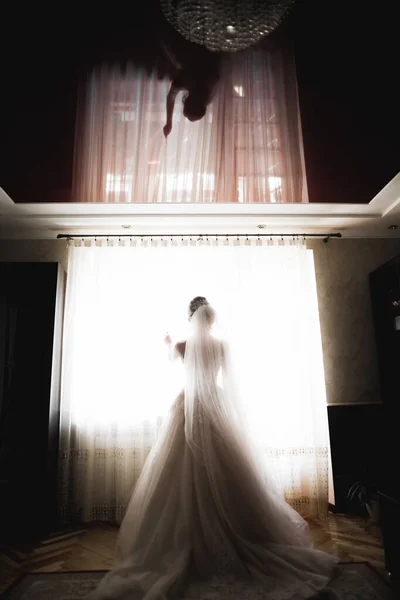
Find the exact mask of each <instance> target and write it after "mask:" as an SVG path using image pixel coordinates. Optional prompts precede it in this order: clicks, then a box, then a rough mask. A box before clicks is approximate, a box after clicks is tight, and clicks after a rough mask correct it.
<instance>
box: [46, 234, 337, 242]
mask: <svg viewBox="0 0 400 600" xmlns="http://www.w3.org/2000/svg"><path fill="white" fill-rule="evenodd" d="M163 237H165V238H176V237H180V238H198V239H204V238H206V239H207V238H209V237H211V238H227V237H235V238H239V237H241V238H243V237H244V238H249V237H255V238H261V237H266V238H272V237H280V238H284V237H291V238H304V239H305V238H323V242H325V244H326V243H327V242H329V240H330V239H331V238H341V237H342V234H341V233H249V234H247V233H210V234H208V233H153V234H151V233H143V234H139V233H132V234H131V233H122V234H118V233H111V234H107V233H99V234H96V233H84V234H70V233H59V234H58V235H57V239H58V240H63V239H64V240H74V239H75V238H78V239H79V238H81V239H82V238H163Z"/></svg>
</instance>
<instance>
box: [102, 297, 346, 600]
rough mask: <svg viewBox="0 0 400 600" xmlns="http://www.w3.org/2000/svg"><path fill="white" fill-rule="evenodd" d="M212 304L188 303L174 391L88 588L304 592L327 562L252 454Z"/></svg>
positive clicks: (132, 598)
mask: <svg viewBox="0 0 400 600" xmlns="http://www.w3.org/2000/svg"><path fill="white" fill-rule="evenodd" d="M210 310H212V309H211V308H210V307H208V306H205V307H201V308H199V309H198V310H197V311H196V312H195V314H194V315H193V318H192V324H193V326H194V327H193V336H192V337H190V338H189V339H188V340H187V342H186V343H184V344H183V345H180V346H178V348H179V349H180V351H181V354H184V366H185V373H186V381H185V388H184V391H183V392H182V393H181V394H180V395H179V396H178V398H177V399H176V401H175V403H174V404H173V406H172V408H171V410H170V412H169V415H168V417H167V419H166V421H165V423H164V425H163V428H162V431H161V433H160V436H159V438H158V440H157V442H156V444H155V446H154V447H153V448H152V450H151V452H150V455H149V457H148V459H147V461H146V464H145V466H144V468H143V471H142V473H141V476H140V478H139V480H138V482H137V484H136V487H135V489H134V491H133V495H132V498H131V501H130V504H129V506H128V509H127V511H126V515H125V517H124V520H123V522H122V525H121V529H120V533H119V540H118V548H119V554H120V559H121V561H120V564H119V565H118V566H117V567H116V568H115V569H113V570H112V571H110V572H109V573H108V574H107V575H106V576H105V577H104V578H103V580H102V581H101V582H100V584H99V586H98V588H97V589H96V590H95V592H93V593H92V594H91V595H90V598H91V600H106V599H109V600H111V599H113V600H139V599H140V600H165V599H167V598H168V600H170V599H172V598H190V599H194V598H196V599H199V600H200V599H209V600H211V599H212V600H220V599H222V600H224V599H225V598H230V599H232V600H233V599H235V600H238V599H245V598H248V599H253V598H257V599H259V600H262V599H265V600H267V599H271V600H272V599H273V600H289V599H290V600H302V599H306V598H311V597H312V596H313V595H315V594H316V592H317V591H319V590H321V589H323V588H325V587H326V586H327V585H328V583H329V581H330V579H331V578H332V576H333V574H334V571H335V567H336V562H337V561H336V559H335V558H333V557H332V556H330V555H327V554H325V553H323V552H320V551H318V550H316V549H314V548H312V547H311V546H310V544H309V541H308V531H307V524H306V522H305V521H304V520H303V519H302V518H301V517H300V516H299V515H298V513H297V512H296V511H294V510H293V509H292V508H291V507H290V506H289V505H288V504H287V503H286V502H285V500H284V499H283V498H282V497H281V496H280V494H278V492H277V491H276V490H275V489H274V486H273V484H272V483H271V482H270V481H269V480H268V476H267V474H266V473H265V467H264V466H263V465H262V464H261V463H260V462H259V460H258V456H257V453H256V451H255V450H254V449H253V447H252V443H251V441H250V436H249V435H248V433H247V429H246V425H245V420H244V416H243V414H242V411H241V409H240V404H239V401H238V399H237V397H236V396H237V392H236V389H237V388H236V386H235V385H234V382H233V381H232V373H231V369H230V365H229V357H228V352H227V346H226V344H224V343H223V342H221V341H219V340H218V339H216V338H215V337H213V336H212V335H211V333H210V329H209V326H208V323H209V319H210V312H209V311H210ZM182 348H183V351H182ZM221 371H222V373H223V382H222V385H221V386H219V385H218V382H217V378H218V373H219V372H221Z"/></svg>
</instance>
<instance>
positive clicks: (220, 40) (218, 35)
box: [160, 0, 295, 52]
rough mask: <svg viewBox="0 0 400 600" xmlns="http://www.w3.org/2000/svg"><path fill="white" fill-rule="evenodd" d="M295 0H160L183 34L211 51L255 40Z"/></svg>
mask: <svg viewBox="0 0 400 600" xmlns="http://www.w3.org/2000/svg"><path fill="white" fill-rule="evenodd" d="M294 1H295V0H160V2H161V7H162V10H163V12H164V14H165V17H166V18H167V20H168V21H169V23H170V24H171V25H172V26H173V27H174V29H176V31H178V32H179V33H180V34H181V35H182V36H183V37H184V38H186V39H187V40H189V41H190V42H194V43H196V44H200V45H202V46H205V47H206V48H208V50H212V51H214V52H237V51H239V50H243V49H244V48H248V47H249V46H251V45H252V44H255V43H257V42H259V41H260V40H261V39H262V38H263V37H265V36H267V35H268V34H270V33H272V31H274V30H275V29H276V28H277V27H278V25H280V23H281V22H282V21H283V19H284V18H285V17H286V15H287V13H288V12H289V10H290V8H291V6H292V5H293V4H294Z"/></svg>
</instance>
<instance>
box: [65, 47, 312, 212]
mask: <svg viewBox="0 0 400 600" xmlns="http://www.w3.org/2000/svg"><path fill="white" fill-rule="evenodd" d="M169 86H170V81H169V80H167V79H160V78H159V77H158V76H157V74H156V73H153V74H151V73H150V74H149V73H148V72H146V70H145V69H144V68H139V67H135V66H134V65H132V64H130V65H127V66H126V67H125V68H123V69H122V68H120V67H119V66H111V65H103V66H99V67H97V68H95V69H94V70H93V71H92V73H91V75H90V77H88V80H87V82H86V85H85V86H84V88H83V92H82V95H81V100H80V106H79V109H78V119H77V131H76V147H75V166H74V185H73V188H74V190H73V200H74V201H79V202H108V203H111V202H116V203H130V202H141V203H143V202H152V203H154V202H174V203H187V202H189V203H211V202H213V203H214V202H217V203H218V202H242V203H251V202H256V203H264V202H267V203H268V202H272V203H294V202H307V201H308V198H307V192H306V184H305V176H304V164H303V151H302V137H301V127H300V117H299V108H298V98H297V87H296V73H295V66H294V59H293V56H292V54H291V52H290V51H289V50H287V49H283V48H282V49H276V50H274V51H267V50H265V49H258V50H249V51H245V52H241V53H238V54H231V55H227V56H224V57H223V58H222V66H221V76H220V81H219V85H218V86H217V91H216V95H215V96H214V99H213V101H212V104H211V105H210V106H209V107H208V110H207V114H206V116H205V117H204V118H203V119H201V120H200V121H198V122H190V121H188V120H187V119H185V118H184V116H183V114H182V92H181V93H180V94H178V96H177V100H176V105H175V111H174V124H173V129H172V133H171V134H170V136H169V137H168V140H167V141H166V140H165V139H164V136H163V126H164V124H165V119H166V108H165V105H166V97H167V94H168V90H169Z"/></svg>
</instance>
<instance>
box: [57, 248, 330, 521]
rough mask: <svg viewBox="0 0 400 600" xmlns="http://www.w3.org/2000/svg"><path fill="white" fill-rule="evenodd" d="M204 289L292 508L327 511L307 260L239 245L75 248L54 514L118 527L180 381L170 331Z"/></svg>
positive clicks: (258, 435) (183, 323) (297, 253)
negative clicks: (168, 342)
mask: <svg viewBox="0 0 400 600" xmlns="http://www.w3.org/2000/svg"><path fill="white" fill-rule="evenodd" d="M196 295H205V296H207V297H208V298H209V300H210V302H212V303H213V305H214V306H215V308H216V310H217V312H218V314H219V315H220V317H221V318H220V323H221V324H222V328H223V329H224V330H225V331H226V333H227V337H228V339H229V340H230V343H231V348H232V351H233V355H234V358H235V360H236V361H237V365H238V368H237V374H236V375H237V380H238V381H240V387H241V393H242V397H243V400H244V403H245V406H246V411H247V416H248V418H249V422H250V426H251V429H252V432H253V435H254V437H255V439H256V441H257V442H258V444H259V446H260V451H261V452H262V453H263V454H264V456H265V460H266V465H267V468H268V469H270V470H271V472H272V473H273V475H274V477H275V479H276V481H277V484H278V486H279V488H280V490H281V491H282V492H283V494H284V495H285V497H286V499H287V500H288V502H289V503H290V504H291V505H292V506H293V507H294V508H296V509H297V510H298V511H299V512H300V513H302V514H307V515H313V516H323V515H324V514H325V513H326V510H327V503H328V449H329V434H328V424H327V409H326V397H325V383H324V373H323V361H322V349H321V339H320V329H319V318H318V307H317V296H316V283H315V274H314V266H313V254H312V251H311V250H307V249H306V248H305V246H304V245H303V244H301V243H300V244H299V243H295V242H290V243H287V242H283V241H281V240H280V241H279V242H276V243H275V242H272V241H271V242H261V241H258V240H254V239H253V240H251V241H247V240H246V239H238V240H236V239H234V240H232V241H228V240H225V239H223V240H222V239H215V238H213V239H211V238H210V239H209V240H208V241H207V240H205V241H203V242H199V241H197V240H196V239H195V240H192V241H191V240H190V239H184V240H182V241H180V240H179V241H175V240H174V241H170V240H165V239H164V240H158V241H155V240H153V241H151V240H150V239H148V240H144V241H140V240H138V241H135V240H132V241H122V242H120V241H118V239H113V240H112V241H110V242H109V243H107V242H95V241H92V242H88V241H86V242H82V243H78V244H77V245H73V246H71V247H70V252H69V268H68V284H67V299H66V312H65V334H64V348H63V369H62V415H61V466H60V468H61V509H62V514H63V518H64V520H66V521H71V520H76V519H80V520H84V521H89V520H96V519H103V520H116V521H120V520H121V518H122V516H123V514H124V512H125V509H126V506H127V502H128V500H129V497H130V493H131V491H132V487H133V485H134V483H135V481H136V480H137V478H138V475H139V473H140V471H141V469H142V467H143V464H144V461H145V459H146V456H147V454H148V452H149V450H150V448H151V446H152V444H153V443H154V441H155V440H156V438H157V435H158V432H159V428H160V426H161V423H162V420H163V416H164V415H165V414H166V411H167V410H168V408H169V406H170V405H171V403H172V402H173V400H174V398H175V397H176V395H177V393H178V390H179V389H180V387H181V377H180V375H181V373H180V368H181V367H180V365H179V363H176V364H171V363H169V362H168V360H167V355H166V354H167V353H166V348H165V345H164V342H163V339H164V335H165V332H166V331H168V332H169V333H170V335H171V336H172V338H173V339H174V340H176V341H177V340H179V339H182V338H184V336H185V334H186V327H187V304H188V302H189V301H190V299H191V298H192V297H194V296H196Z"/></svg>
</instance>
